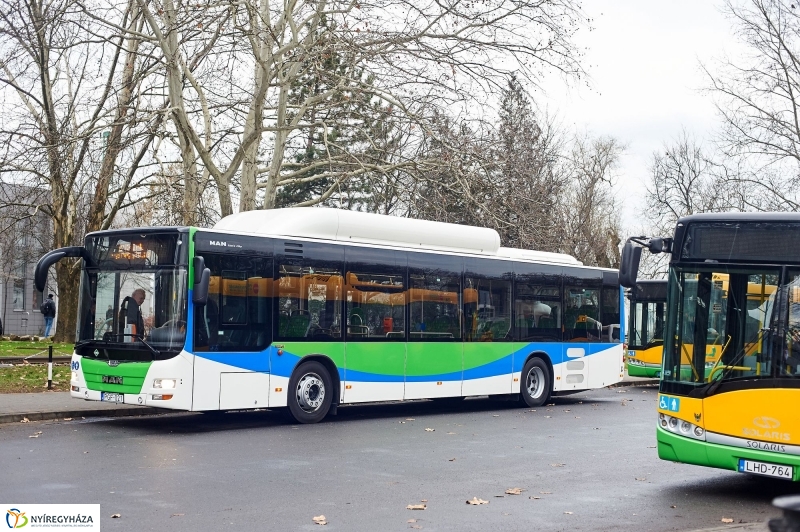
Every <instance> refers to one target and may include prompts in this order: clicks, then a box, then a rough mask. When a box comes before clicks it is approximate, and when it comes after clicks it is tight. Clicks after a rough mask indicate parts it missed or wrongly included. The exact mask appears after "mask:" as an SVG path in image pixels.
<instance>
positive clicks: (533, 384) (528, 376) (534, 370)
mask: <svg viewBox="0 0 800 532" xmlns="http://www.w3.org/2000/svg"><path fill="white" fill-rule="evenodd" d="M520 380H521V381H522V382H521V386H520V402H521V403H522V406H530V407H537V406H542V405H543V404H545V403H546V402H547V399H548V398H549V397H550V392H551V391H552V389H553V385H552V383H551V382H550V370H549V369H548V368H547V364H545V362H544V360H542V359H541V358H531V359H530V360H528V362H526V363H525V367H523V368H522V379H520Z"/></svg>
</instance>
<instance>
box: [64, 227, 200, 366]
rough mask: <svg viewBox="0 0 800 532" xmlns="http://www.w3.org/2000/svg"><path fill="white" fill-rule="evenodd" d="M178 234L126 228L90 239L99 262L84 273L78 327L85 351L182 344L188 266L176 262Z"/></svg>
mask: <svg viewBox="0 0 800 532" xmlns="http://www.w3.org/2000/svg"><path fill="white" fill-rule="evenodd" d="M178 239H179V235H177V234H174V235H153V234H145V235H129V234H124V235H119V236H104V237H101V238H95V239H91V240H90V242H89V245H88V246H87V248H88V249H89V250H90V252H91V253H92V255H93V257H94V259H95V264H94V265H92V266H91V267H86V268H85V269H84V271H83V276H82V278H81V292H80V294H81V295H80V305H79V313H78V330H77V339H78V346H86V347H87V349H84V351H86V352H87V354H92V353H94V354H96V355H97V354H99V353H100V351H98V350H97V348H98V347H101V348H108V347H112V348H114V349H127V350H130V351H140V352H142V354H143V356H146V357H157V355H160V353H161V352H162V351H163V352H165V353H171V354H175V353H176V352H179V351H180V350H181V349H182V348H183V345H184V341H185V338H186V311H187V268H186V266H185V265H181V266H178V265H176V264H175V262H178V261H177V260H176V248H177V245H178V244H180V242H179V240H178ZM131 354H132V353H131ZM115 356H117V357H119V355H115Z"/></svg>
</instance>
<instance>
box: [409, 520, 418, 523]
mask: <svg viewBox="0 0 800 532" xmlns="http://www.w3.org/2000/svg"><path fill="white" fill-rule="evenodd" d="M416 522H417V520H416V519H409V520H408V521H406V523H416Z"/></svg>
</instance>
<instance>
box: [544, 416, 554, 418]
mask: <svg viewBox="0 0 800 532" xmlns="http://www.w3.org/2000/svg"><path fill="white" fill-rule="evenodd" d="M544 417H546V418H551V417H553V416H544Z"/></svg>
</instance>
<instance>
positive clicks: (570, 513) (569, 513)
mask: <svg viewBox="0 0 800 532" xmlns="http://www.w3.org/2000/svg"><path fill="white" fill-rule="evenodd" d="M564 513H565V514H567V515H572V512H564Z"/></svg>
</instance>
